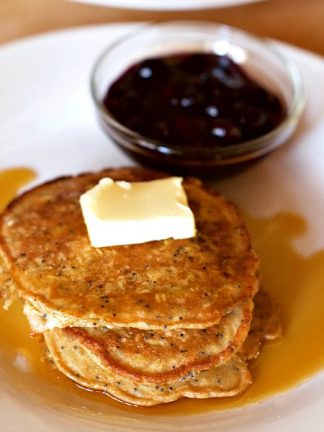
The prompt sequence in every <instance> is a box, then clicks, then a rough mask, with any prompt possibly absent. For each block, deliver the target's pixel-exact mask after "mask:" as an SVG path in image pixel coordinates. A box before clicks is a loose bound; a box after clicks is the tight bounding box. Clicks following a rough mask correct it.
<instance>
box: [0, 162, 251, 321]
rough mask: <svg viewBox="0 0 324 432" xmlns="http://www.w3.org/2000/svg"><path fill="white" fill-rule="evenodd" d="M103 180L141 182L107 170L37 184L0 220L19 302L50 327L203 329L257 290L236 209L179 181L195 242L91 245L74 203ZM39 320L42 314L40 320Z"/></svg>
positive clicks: (130, 171)
mask: <svg viewBox="0 0 324 432" xmlns="http://www.w3.org/2000/svg"><path fill="white" fill-rule="evenodd" d="M102 177H111V178H113V179H114V180H125V181H146V180H151V179H156V178H160V177H163V175H162V174H161V173H156V172H153V171H149V170H144V169H141V168H121V169H108V170H103V171H101V172H99V173H89V174H83V175H79V176H76V177H66V178H61V179H57V180H55V181H52V182H49V183H46V184H43V185H41V186H39V187H37V188H34V189H32V190H31V191H29V192H27V193H25V194H23V195H21V196H20V197H19V198H17V199H16V200H14V201H13V202H12V203H11V204H10V205H9V206H8V208H7V209H6V210H5V212H4V213H3V214H2V216H1V219H0V246H1V252H2V255H3V257H4V260H5V262H6V265H7V267H8V269H9V270H10V273H11V275H12V277H13V279H14V281H15V284H16V286H17V290H18V295H19V296H20V297H22V298H23V300H24V301H25V302H27V303H28V304H30V305H32V306H33V308H34V309H36V310H38V311H39V313H40V314H42V315H44V314H46V316H47V315H48V316H49V317H51V318H52V317H54V321H53V327H54V326H56V327H60V326H61V327H65V326H78V327H84V326H108V327H126V326H127V327H128V326H132V327H137V328H143V329H148V328H155V329H161V328H166V327H168V328H204V327H207V326H210V325H214V324H217V323H218V322H219V321H220V319H221V317H222V316H223V315H224V314H225V313H226V312H228V311H230V310H232V308H233V306H234V305H235V304H238V303H241V302H242V301H244V300H246V299H249V298H252V297H253V295H254V294H255V292H256V290H257V285H258V281H257V276H256V273H257V267H258V260H257V258H256V256H255V254H254V252H253V250H252V247H251V241H250V237H249V234H248V232H247V230H246V228H245V226H244V224H243V223H242V220H241V218H240V216H239V214H238V212H237V210H236V208H235V207H234V206H233V205H232V204H231V203H228V202H227V201H226V200H225V199H224V198H223V197H222V196H221V195H220V194H218V193H216V192H215V191H213V190H211V189H210V188H207V187H204V186H202V185H201V183H200V182H199V181H198V180H196V179H190V178H188V179H185V180H184V188H185V190H186V193H187V196H188V200H189V205H190V207H191V209H192V211H193V213H194V215H195V220H196V227H197V234H196V236H195V237H194V238H191V239H183V240H173V239H167V240H162V241H155V242H149V243H144V244H137V245H129V246H114V247H106V248H94V247H92V246H91V244H90V242H89V238H88V235H87V231H86V226H85V224H84V221H83V218H82V214H81V209H80V205H79V197H80V195H81V194H83V193H84V192H85V191H87V190H88V189H89V188H91V187H93V186H94V185H95V184H97V183H98V181H99V179H100V178H102ZM45 318H46V317H45Z"/></svg>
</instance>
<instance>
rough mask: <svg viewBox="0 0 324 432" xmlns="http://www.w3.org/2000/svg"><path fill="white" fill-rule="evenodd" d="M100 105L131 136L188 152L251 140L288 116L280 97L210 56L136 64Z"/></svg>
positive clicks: (223, 60)
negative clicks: (137, 136)
mask: <svg viewBox="0 0 324 432" xmlns="http://www.w3.org/2000/svg"><path fill="white" fill-rule="evenodd" d="M103 104H104V106H105V108H106V109H107V110H108V111H109V112H110V114H111V115H112V116H113V117H114V118H115V119H116V120H117V121H118V122H119V123H121V124H122V125H124V126H126V127H127V128H129V129H131V130H132V131H135V132H137V133H139V134H141V135H143V136H145V137H147V138H150V139H153V140H157V141H159V142H162V143H165V144H168V145H174V146H182V147H190V148H199V147H205V148H213V147H215V146H220V147H224V146H228V145H233V144H239V143H242V142H245V141H249V140H252V139H254V138H257V137H260V136H262V135H264V134H266V133H267V132H270V131H271V130H273V129H274V128H275V127H276V126H278V124H280V123H281V121H282V120H283V119H284V117H285V115H286V109H285V106H284V104H283V103H282V101H281V100H280V98H279V97H278V96H276V95H275V94H273V93H271V92H269V91H268V90H267V89H265V88H264V87H262V86H260V85H259V84H258V83H257V82H256V81H254V80H253V79H251V78H250V77H249V76H248V74H247V73H246V72H245V71H244V70H243V68H242V67H241V66H239V65H238V64H237V63H235V62H234V61H233V60H232V59H230V58H229V57H228V56H226V55H217V54H214V53H190V54H186V53H184V54H172V55H169V56H165V57H157V58H149V59H146V60H143V61H141V62H139V63H137V64H134V65H133V66H131V67H130V68H129V69H127V70H126V71H125V72H124V73H123V74H122V75H121V76H120V77H119V78H118V79H117V80H116V81H115V82H114V83H113V84H112V85H111V86H110V87H109V89H108V90H107V93H106V95H105V97H104V100H103Z"/></svg>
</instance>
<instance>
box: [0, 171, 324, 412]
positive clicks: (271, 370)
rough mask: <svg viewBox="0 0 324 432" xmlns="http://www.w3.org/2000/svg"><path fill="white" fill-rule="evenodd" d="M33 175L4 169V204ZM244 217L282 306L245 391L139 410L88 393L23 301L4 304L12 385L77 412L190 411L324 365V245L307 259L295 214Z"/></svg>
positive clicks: (0, 361)
mask: <svg viewBox="0 0 324 432" xmlns="http://www.w3.org/2000/svg"><path fill="white" fill-rule="evenodd" d="M34 177H35V173H33V172H32V171H31V170H28V169H26V168H18V169H12V170H6V171H2V172H0V189H1V191H4V193H2V194H1V203H0V204H1V206H2V207H4V206H5V204H6V203H7V202H8V201H9V200H10V199H11V198H12V197H13V196H14V195H15V194H16V192H17V191H18V190H19V189H20V188H21V187H22V186H24V185H25V184H26V183H28V182H29V181H31V180H32V179H33V178H34ZM245 219H246V223H247V225H248V227H249V230H250V232H251V235H252V238H253V242H254V245H255V249H256V251H257V253H258V254H259V256H260V258H261V278H262V285H263V287H264V289H265V290H266V291H268V292H269V293H270V294H271V295H272V297H273V298H274V299H275V300H276V301H277V302H278V304H279V306H280V311H281V320H282V324H283V337H282V339H280V340H278V341H274V342H269V343H266V344H265V346H264V347H263V350H262V353H261V355H260V357H259V358H258V359H257V360H256V361H255V362H254V363H253V364H252V366H251V370H252V374H253V380H254V382H253V384H252V386H251V387H250V388H249V390H248V391H247V392H245V393H244V394H243V395H241V396H238V397H234V398H227V399H207V400H189V399H183V400H181V401H178V402H175V403H172V404H165V405H160V406H158V407H151V408H136V407H128V406H126V405H123V404H120V403H118V402H116V401H114V400H112V399H111V398H109V397H107V396H105V395H102V394H100V393H96V392H91V391H85V390H84V389H81V388H79V387H78V386H77V385H75V384H74V383H73V382H71V381H70V380H68V379H67V378H66V377H64V376H63V375H61V374H60V373H59V372H57V371H56V370H55V369H54V368H52V367H51V366H50V365H49V364H48V362H47V361H45V360H44V356H43V348H42V344H41V343H40V342H39V337H33V338H32V337H30V335H29V328H28V324H27V320H26V318H25V317H24V316H23V313H22V307H21V305H20V304H19V303H15V304H14V305H13V306H12V307H11V308H10V310H9V311H4V310H2V308H1V307H0V323H1V325H0V368H1V369H3V370H4V371H5V372H6V374H7V375H6V376H7V379H8V380H10V383H11V385H12V386H15V387H16V388H18V389H19V391H24V392H26V394H34V393H35V392H36V393H37V396H38V398H39V400H40V401H41V402H42V403H46V404H47V405H50V406H53V407H56V408H58V409H60V410H63V411H66V410H69V411H71V410H73V412H74V413H76V412H78V413H79V414H80V415H81V414H82V415H85V414H86V415H97V416H101V417H102V416H105V415H108V416H109V414H110V413H111V412H112V411H113V412H115V413H116V412H118V411H119V412H121V414H122V412H128V413H137V414H138V413H140V414H143V413H144V414H147V415H156V414H160V415H183V414H186V415H188V414H197V413H203V412H208V411H218V410H224V409H228V408H237V407H241V406H244V405H246V404H250V403H253V402H256V401H259V400H260V399H263V398H265V397H269V396H271V395H274V394H276V393H279V392H282V391H285V390H287V389H289V388H292V387H294V386H295V385H297V384H299V383H301V382H302V381H303V380H305V379H307V378H308V377H310V376H312V375H314V374H315V373H316V372H318V371H320V370H321V369H322V368H324V351H323V349H322V342H321V341H322V335H323V333H324V314H323V310H324V290H323V286H324V250H320V251H317V252H316V253H314V254H312V255H311V256H308V257H303V256H301V255H300V254H299V253H298V252H297V251H296V249H295V248H294V246H293V241H294V240H295V239H296V237H298V236H300V235H302V234H304V233H305V232H306V231H307V226H306V222H305V221H304V220H303V219H302V218H301V217H300V216H298V215H295V214H291V213H281V214H277V215H275V216H273V217H271V218H268V219H256V218H252V217H246V218H245ZM0 306H1V305H0Z"/></svg>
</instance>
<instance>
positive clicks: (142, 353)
mask: <svg viewBox="0 0 324 432" xmlns="http://www.w3.org/2000/svg"><path fill="white" fill-rule="evenodd" d="M251 309H252V305H251V303H250V304H248V305H242V306H237V307H236V308H235V309H234V310H233V311H232V312H231V313H229V314H227V315H226V316H225V317H223V318H222V320H221V322H220V323H219V324H218V325H216V326H211V327H208V328H206V329H172V330H154V331H153V330H140V329H135V328H128V329H125V328H122V329H107V328H102V327H100V328H77V327H67V328H64V329H54V330H49V332H50V333H51V332H55V334H56V335H59V334H61V335H64V336H67V337H68V338H69V339H70V340H71V341H74V342H75V344H76V345H82V346H84V347H85V348H87V349H88V350H89V351H91V352H92V353H93V354H94V355H95V356H96V358H97V359H98V362H100V363H101V365H102V367H104V368H106V369H111V370H112V371H113V373H117V374H119V375H123V376H128V377H130V378H131V379H132V380H134V381H148V382H155V383H161V382H165V381H167V380H174V379H177V378H180V377H181V376H183V375H185V374H186V373H189V372H199V371H201V370H205V369H209V368H211V367H214V366H217V365H218V364H221V363H224V362H225V361H227V360H228V359H229V358H230V357H232V355H233V353H234V352H236V351H237V350H238V349H239V347H240V346H241V345H242V342H243V341H244V340H245V338H246V336H247V333H248V331H249V327H250V321H251ZM57 337H59V336H57Z"/></svg>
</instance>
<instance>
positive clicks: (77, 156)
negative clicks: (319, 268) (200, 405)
mask: <svg viewBox="0 0 324 432" xmlns="http://www.w3.org/2000/svg"><path fill="white" fill-rule="evenodd" d="M129 29H130V26H123V25H116V26H99V27H90V28H83V29H77V30H71V31H70V30H68V31H63V32H57V33H52V34H48V35H45V36H41V37H35V38H30V39H26V40H24V41H21V42H19V43H14V44H9V45H7V46H4V47H3V48H1V50H0V70H1V80H0V95H1V102H0V103H1V105H0V122H1V124H0V170H2V169H5V168H9V167H17V166H22V165H23V166H29V167H32V168H34V169H35V170H36V171H37V172H38V173H39V177H38V179H37V182H40V181H44V180H46V179H49V178H52V177H54V176H58V175H62V174H71V173H77V172H80V171H84V170H94V169H99V168H102V167H104V166H120V165H125V164H130V163H131V162H130V161H129V160H128V159H127V157H126V156H124V155H123V154H122V153H121V152H120V151H119V150H118V149H117V148H116V147H115V146H114V145H113V144H112V143H110V142H108V141H107V139H106V137H105V136H104V135H103V134H102V132H101V131H100V129H99V127H98V125H97V122H96V119H95V115H94V110H93V107H92V102H91V100H90V96H89V89H88V85H89V71H90V68H91V65H92V64H93V62H94V59H95V58H96V57H97V55H98V54H99V53H100V52H101V51H102V49H103V48H104V47H105V46H106V45H107V44H108V43H109V42H110V41H112V40H113V39H114V38H116V37H117V36H119V35H121V34H122V33H123V32H125V31H128V30H129ZM282 49H283V50H284V51H285V52H286V54H288V55H290V56H291V57H292V59H294V60H295V61H296V63H297V64H298V65H299V67H300V70H301V72H302V75H303V78H304V81H305V87H306V92H307V95H308V104H307V107H306V113H305V116H304V120H303V123H302V125H301V127H300V129H299V131H298V133H297V135H296V136H295V137H294V139H293V141H292V142H291V143H288V144H287V145H285V146H283V147H282V148H280V149H279V150H278V151H276V152H275V153H273V154H271V155H269V156H268V157H267V158H265V159H263V160H261V161H259V162H258V163H257V164H255V165H254V166H252V167H251V168H249V169H248V170H247V171H245V172H243V173H241V174H239V175H237V176H234V177H232V178H231V179H228V180H226V181H223V182H222V183H219V184H218V187H219V188H221V189H222V190H223V191H224V192H225V193H226V195H227V196H228V197H229V198H232V199H234V200H235V201H236V202H238V203H239V204H240V205H241V206H242V208H243V209H245V210H247V211H248V212H249V213H250V214H252V215H256V216H271V215H273V214H275V213H276V212H278V211H283V210H284V211H285V210H287V211H289V212H293V213H297V214H299V215H301V216H302V217H303V218H305V220H306V221H307V222H308V230H307V234H306V235H305V236H303V237H301V238H299V239H298V242H296V248H298V249H299V250H300V251H301V252H302V253H303V254H308V253H312V252H314V251H316V250H318V249H320V248H322V249H323V247H324V235H323V220H324V169H323V161H324V145H323V143H324V98H323V94H324V81H323V76H324V61H323V60H322V59H321V58H319V57H316V56H315V55H312V54H310V53H307V52H304V51H301V50H299V49H296V48H292V47H282ZM315 205H316V211H314V207H315ZM0 354H1V353H0ZM26 379H27V378H26ZM44 385H45V386H46V384H44ZM44 389H45V387H44ZM33 390H35V391H34V393H35V394H33V391H32V392H30V393H28V394H24V393H22V392H20V391H19V389H18V388H17V387H16V383H15V382H8V379H7V378H6V371H5V370H4V368H3V367H2V364H1V356H0V419H1V430H3V431H4V432H11V431H12V432H13V431H15V432H18V431H20V430H24V431H28V432H44V431H46V432H54V431H55V432H57V431H59V430H68V431H69V432H76V431H78V432H83V431H93V430H96V431H100V430H109V431H126V432H131V431H136V430H145V431H165V432H171V431H177V432H178V431H179V430H182V431H200V430H202V431H204V432H209V431H214V430H221V431H222V432H229V431H230V432H244V431H249V432H260V431H264V432H267V431H269V432H270V431H271V432H275V431H285V432H305V431H306V430H307V431H315V430H317V431H319V430H323V424H324V375H323V374H321V375H319V376H317V377H316V378H314V379H312V380H310V381H309V382H308V383H306V384H304V385H302V386H300V387H298V388H297V389H295V390H292V391H290V392H288V393H286V394H283V395H278V396H275V397H273V398H271V399H268V400H265V401H263V402H262V403H259V404H257V405H253V406H249V407H246V408H242V409H238V410H234V411H231V412H229V411H227V412H223V413H209V414H201V415H197V416H193V417H192V416H186V417H185V416H183V417H181V416H180V417H171V416H168V415H166V416H161V415H159V416H142V415H140V414H131V413H129V414H125V412H124V411H121V410H119V409H118V408H111V412H110V415H109V416H108V417H105V419H104V420H103V418H102V417H101V416H100V415H97V416H91V415H81V414H80V413H79V412H78V413H76V412H74V411H73V410H72V409H71V410H69V404H68V398H69V395H63V394H62V400H64V398H65V399H66V409H65V410H64V412H62V411H61V410H60V409H59V408H57V407H55V405H50V406H47V404H46V403H45V402H44V401H43V400H42V398H40V397H38V394H39V393H40V390H39V389H36V388H35V389H33ZM43 391H45V390H43ZM47 391H48V390H47ZM62 403H63V402H62ZM81 408H82V407H81Z"/></svg>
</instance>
